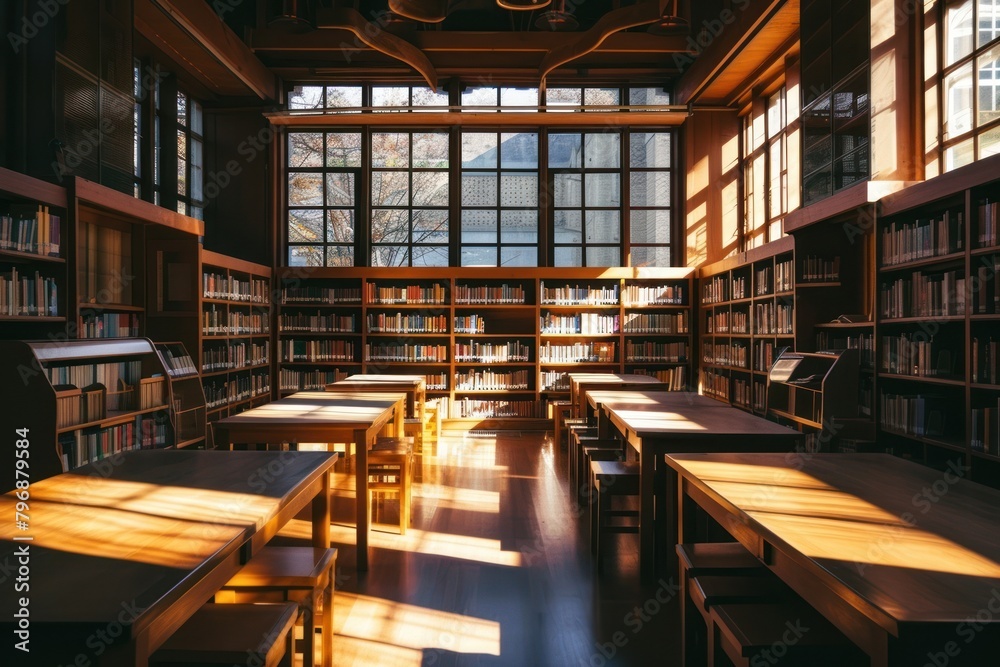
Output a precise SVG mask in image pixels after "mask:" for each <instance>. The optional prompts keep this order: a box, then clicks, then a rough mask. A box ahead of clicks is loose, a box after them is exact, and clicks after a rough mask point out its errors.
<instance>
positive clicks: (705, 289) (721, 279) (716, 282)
mask: <svg viewBox="0 0 1000 667" xmlns="http://www.w3.org/2000/svg"><path fill="white" fill-rule="evenodd" d="M739 280H743V279H742V278H740V279H739ZM741 285H743V284H742V283H741ZM733 286H734V288H735V287H736V279H734V281H733ZM743 286H744V287H745V285H743ZM734 298H738V299H742V298H744V296H739V297H734ZM724 301H729V283H728V281H727V280H726V277H725V276H712V277H711V278H709V279H708V282H706V283H704V284H703V285H702V286H701V302H702V303H703V304H711V303H722V302H724Z"/></svg>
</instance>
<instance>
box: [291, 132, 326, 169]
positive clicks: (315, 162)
mask: <svg viewBox="0 0 1000 667" xmlns="http://www.w3.org/2000/svg"><path fill="white" fill-rule="evenodd" d="M288 166H289V167H291V168H293V169H295V168H298V167H322V166H323V133H322V132H291V133H289V135H288Z"/></svg>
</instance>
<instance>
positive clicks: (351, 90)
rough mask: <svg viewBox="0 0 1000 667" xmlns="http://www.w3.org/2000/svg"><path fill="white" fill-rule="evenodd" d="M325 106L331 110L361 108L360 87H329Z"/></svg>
mask: <svg viewBox="0 0 1000 667" xmlns="http://www.w3.org/2000/svg"><path fill="white" fill-rule="evenodd" d="M326 106H328V107H329V108H331V109H336V108H344V107H360V106H361V86H329V87H327V89H326Z"/></svg>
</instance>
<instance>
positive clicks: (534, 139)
mask: <svg viewBox="0 0 1000 667" xmlns="http://www.w3.org/2000/svg"><path fill="white" fill-rule="evenodd" d="M500 166H501V167H502V168H504V169H535V168H537V167H538V134H536V133H534V132H517V133H512V132H504V133H503V134H501V135H500Z"/></svg>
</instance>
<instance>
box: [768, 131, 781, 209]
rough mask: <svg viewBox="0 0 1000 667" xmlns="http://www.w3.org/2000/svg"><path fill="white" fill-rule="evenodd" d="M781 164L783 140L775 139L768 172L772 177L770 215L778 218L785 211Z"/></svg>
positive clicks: (769, 188)
mask: <svg viewBox="0 0 1000 667" xmlns="http://www.w3.org/2000/svg"><path fill="white" fill-rule="evenodd" d="M781 164H782V155H781V141H775V142H774V143H772V144H771V159H770V164H769V165H768V172H769V173H770V177H771V178H770V180H771V182H770V183H769V184H768V192H769V196H768V199H770V201H771V212H770V217H772V218H776V217H778V216H780V215H781V214H783V213H784V212H785V210H784V201H785V193H784V192H783V190H782V187H781V185H782V180H781Z"/></svg>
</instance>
